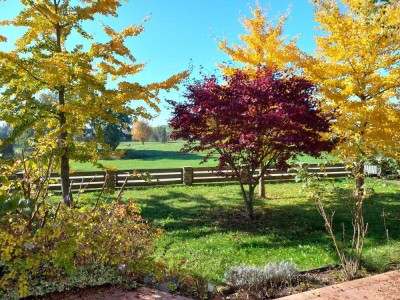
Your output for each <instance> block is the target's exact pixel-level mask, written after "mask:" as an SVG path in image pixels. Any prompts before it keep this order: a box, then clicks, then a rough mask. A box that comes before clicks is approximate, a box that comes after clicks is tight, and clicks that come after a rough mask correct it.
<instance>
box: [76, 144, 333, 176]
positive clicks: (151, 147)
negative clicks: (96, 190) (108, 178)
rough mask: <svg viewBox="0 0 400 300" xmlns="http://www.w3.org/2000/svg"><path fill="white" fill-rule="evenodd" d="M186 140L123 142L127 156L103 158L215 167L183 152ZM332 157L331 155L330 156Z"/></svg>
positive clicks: (139, 165) (140, 164)
mask: <svg viewBox="0 0 400 300" xmlns="http://www.w3.org/2000/svg"><path fill="white" fill-rule="evenodd" d="M183 144H184V142H180V141H177V142H168V143H165V144H162V143H158V142H146V143H145V144H144V145H142V144H141V143H140V142H124V143H121V144H120V146H119V149H123V150H125V158H120V159H110V160H101V161H100V163H101V164H103V165H104V166H113V167H116V168H117V169H119V170H126V169H162V168H180V167H183V166H191V167H207V166H210V167H213V166H216V165H217V162H216V161H215V159H213V158H211V159H210V160H209V161H208V162H207V163H205V164H200V162H201V160H202V159H203V158H204V156H205V155H204V154H202V153H181V152H179V150H180V149H181V148H182V147H183ZM328 158H329V159H332V157H331V156H328ZM297 160H298V161H302V162H308V163H315V162H320V161H322V160H324V159H315V158H313V157H309V156H299V157H298V158H297ZM71 167H72V168H73V169H74V170H76V171H92V170H96V167H95V166H93V165H92V164H91V163H79V162H74V163H72V166H71Z"/></svg>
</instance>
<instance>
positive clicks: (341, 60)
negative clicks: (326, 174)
mask: <svg viewBox="0 0 400 300" xmlns="http://www.w3.org/2000/svg"><path fill="white" fill-rule="evenodd" d="M313 3H314V6H315V20H316V21H317V22H318V23H319V24H320V29H321V30H322V32H323V34H322V35H320V36H317V37H316V44H317V48H316V51H315V54H314V55H309V54H306V53H302V56H301V59H300V60H299V62H298V64H299V66H300V67H301V68H302V69H303V71H304V74H305V75H306V76H307V77H308V78H309V79H310V80H312V81H313V82H315V83H316V84H317V85H318V86H319V92H320V93H321V95H322V97H323V98H324V99H325V104H326V109H329V110H334V111H335V112H336V114H337V120H336V122H335V123H334V124H333V133H334V134H336V135H337V136H338V137H340V143H339V144H338V147H337V149H336V154H337V155H338V156H339V157H340V158H341V159H342V160H343V161H344V162H345V163H348V164H351V165H352V166H353V168H354V173H355V175H356V177H357V178H358V180H357V192H360V190H361V188H362V185H363V174H362V173H363V172H362V170H363V164H364V162H365V161H366V159H368V158H371V157H373V156H375V155H378V154H383V155H387V156H390V157H394V158H397V159H398V158H400V138H399V135H398V133H397V131H398V128H400V104H399V100H400V98H399V97H398V95H399V94H398V91H399V89H400V80H399V78H400V2H399V1H390V2H387V1H384V2H383V1H358V0H342V1H336V0H317V1H313Z"/></svg>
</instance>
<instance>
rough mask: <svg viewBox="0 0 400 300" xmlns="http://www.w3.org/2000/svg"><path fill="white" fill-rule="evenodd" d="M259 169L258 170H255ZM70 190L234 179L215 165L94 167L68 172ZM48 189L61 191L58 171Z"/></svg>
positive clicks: (314, 168) (333, 169)
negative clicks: (141, 167) (196, 166)
mask: <svg viewBox="0 0 400 300" xmlns="http://www.w3.org/2000/svg"><path fill="white" fill-rule="evenodd" d="M308 167H309V169H308V170H309V172H310V173H317V174H319V175H322V176H326V177H328V178H334V177H347V176H348V175H349V174H350V172H349V171H347V170H346V169H345V167H344V165H342V164H335V165H329V166H325V168H324V169H323V170H322V169H321V167H320V166H318V165H316V164H310V165H309V166H308ZM257 171H258V172H259V170H257ZM295 176H296V170H295V169H294V168H290V169H288V170H286V171H279V170H275V169H269V170H268V172H267V174H266V175H265V176H264V180H265V181H277V180H294V178H295ZM70 178H71V189H72V190H79V189H84V190H96V189H101V188H103V186H104V187H107V188H110V189H116V188H120V187H122V186H123V185H125V187H136V186H157V185H177V184H184V185H192V184H196V183H217V182H229V181H236V180H237V179H235V178H233V172H232V171H230V170H225V171H223V172H222V173H221V172H220V171H217V170H216V169H215V168H192V167H183V168H173V169H148V170H118V171H107V172H105V171H93V172H75V173H73V174H71V177H70ZM50 179H51V183H50V186H49V189H50V190H53V191H61V185H60V183H59V175H58V174H52V175H51V178H50Z"/></svg>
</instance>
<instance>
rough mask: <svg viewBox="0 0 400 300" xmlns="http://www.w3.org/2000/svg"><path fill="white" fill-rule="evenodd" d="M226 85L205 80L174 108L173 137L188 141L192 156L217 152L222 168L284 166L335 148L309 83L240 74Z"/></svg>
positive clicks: (267, 73)
mask: <svg viewBox="0 0 400 300" xmlns="http://www.w3.org/2000/svg"><path fill="white" fill-rule="evenodd" d="M224 80H225V83H224V84H219V83H218V82H217V79H216V78H215V77H214V76H213V77H209V78H204V79H203V80H202V81H197V82H195V83H194V84H192V85H190V86H189V87H188V88H187V92H186V94H185V96H186V101H185V102H184V103H183V104H178V103H176V102H173V101H171V102H170V103H171V104H172V105H173V108H174V110H173V117H172V119H171V121H170V126H171V127H172V128H173V130H174V131H173V133H172V136H171V137H172V138H174V139H184V140H187V141H188V143H187V145H186V149H187V150H188V151H193V150H194V149H196V150H197V151H198V150H202V151H212V150H216V151H217V152H218V153H219V154H220V159H219V161H220V167H221V168H222V167H224V166H226V165H227V164H228V165H230V167H235V166H239V165H242V164H245V165H248V166H250V167H253V166H254V167H258V166H259V165H260V164H261V163H267V164H269V163H271V162H275V163H276V164H277V165H281V166H283V165H284V164H285V161H286V160H287V159H288V158H289V157H290V156H293V155H295V154H296V153H299V152H302V153H307V154H311V155H313V156H318V155H319V153H320V152H321V151H330V150H331V148H332V146H333V143H332V142H329V141H323V140H321V136H320V133H323V132H328V131H329V128H330V125H329V117H330V116H327V115H324V114H323V113H322V112H321V111H320V110H319V108H318V105H317V102H316V100H315V99H314V98H313V93H314V90H315V87H314V86H313V85H312V84H311V83H310V82H308V81H306V80H305V79H302V78H299V77H296V76H294V75H293V76H288V77H284V76H282V74H280V73H276V72H275V73H274V72H271V71H269V70H266V69H264V70H261V71H260V72H258V73H257V75H256V77H255V78H251V77H250V76H249V75H247V74H245V73H243V72H240V71H238V72H236V73H235V74H233V75H232V76H230V77H227V76H226V77H224ZM196 142H197V143H196ZM198 142H200V145H199V143H198Z"/></svg>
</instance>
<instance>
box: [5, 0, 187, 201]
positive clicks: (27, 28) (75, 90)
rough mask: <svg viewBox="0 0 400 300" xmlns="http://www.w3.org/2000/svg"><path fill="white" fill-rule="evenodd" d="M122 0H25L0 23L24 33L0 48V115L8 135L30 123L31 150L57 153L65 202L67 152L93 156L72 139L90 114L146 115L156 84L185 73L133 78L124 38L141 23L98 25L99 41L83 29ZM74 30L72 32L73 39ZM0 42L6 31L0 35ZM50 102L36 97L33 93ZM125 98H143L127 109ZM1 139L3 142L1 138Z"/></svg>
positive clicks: (153, 104)
mask: <svg viewBox="0 0 400 300" xmlns="http://www.w3.org/2000/svg"><path fill="white" fill-rule="evenodd" d="M122 2H123V1H122V0H113V1H92V0H79V1H72V0H25V1H21V4H22V5H23V9H22V10H21V11H20V12H19V13H18V15H17V16H16V17H15V18H14V19H12V20H6V21H2V22H1V23H0V25H5V26H13V27H15V28H19V27H21V28H22V30H24V34H23V35H22V36H21V37H20V38H18V39H17V40H16V42H15V44H14V47H13V49H12V50H11V51H0V94H1V95H0V97H1V98H0V120H4V121H6V122H7V123H8V124H9V125H11V126H12V127H13V129H14V130H13V134H12V135H11V136H12V137H15V136H17V135H18V133H21V132H23V130H24V129H26V128H34V129H35V133H36V139H35V143H36V144H35V146H36V148H37V149H38V151H42V152H44V153H45V152H49V151H52V153H53V154H54V155H56V156H57V157H58V158H59V164H58V167H59V170H60V175H61V185H62V194H63V199H64V202H65V203H66V204H68V205H70V204H71V203H72V195H71V193H70V180H69V173H70V167H69V161H70V159H71V158H74V159H77V160H82V161H96V160H97V158H98V154H97V151H96V149H97V147H96V146H97V145H96V142H92V143H90V142H84V143H83V142H81V143H79V142H76V141H75V140H74V136H76V135H82V134H84V131H85V129H86V127H87V124H88V123H89V122H90V121H91V120H93V119H96V120H98V119H102V120H105V121H107V122H110V123H113V122H118V119H117V118H116V117H115V116H116V115H117V114H128V115H134V116H136V117H137V116H141V117H144V118H146V117H148V116H149V114H148V112H147V108H149V107H150V108H152V109H154V110H156V111H158V106H157V103H158V101H159V98H158V95H159V92H160V90H169V89H171V88H176V87H177V84H178V83H179V82H180V81H181V79H183V78H184V77H185V76H187V74H186V72H183V73H181V74H177V75H174V76H172V77H171V78H169V79H167V80H165V81H163V82H159V83H150V84H147V85H142V84H139V83H137V82H135V81H133V78H132V75H134V74H137V73H139V72H140V71H141V70H142V69H143V68H144V67H145V65H144V64H142V63H137V62H136V59H135V57H134V56H133V54H132V53H131V51H130V50H129V48H128V47H127V46H126V45H125V42H126V40H127V39H128V38H130V37H134V36H137V35H139V34H140V33H141V32H142V31H143V29H144V28H143V25H142V24H141V25H138V26H135V25H132V26H129V27H127V28H125V29H123V30H121V31H115V30H114V29H113V28H111V27H109V26H107V25H103V30H104V32H105V35H106V36H107V40H106V41H105V42H100V41H96V40H94V39H93V37H92V36H91V35H90V34H89V33H88V32H87V31H85V26H84V25H86V24H87V23H88V22H93V21H95V20H96V18H98V17H100V16H101V17H102V20H104V17H109V16H111V17H117V16H118V14H117V9H118V8H119V7H120V6H121V4H122ZM125 2H126V1H125ZM77 35H79V36H80V38H77ZM0 42H3V43H7V37H4V36H0ZM49 93H50V94H52V95H53V96H52V97H51V98H52V99H55V101H41V100H40V95H41V94H49ZM133 100H141V101H142V102H143V103H144V105H142V106H135V107H136V108H134V109H133V108H131V106H130V103H131V101H133ZM4 145H6V143H4Z"/></svg>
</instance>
